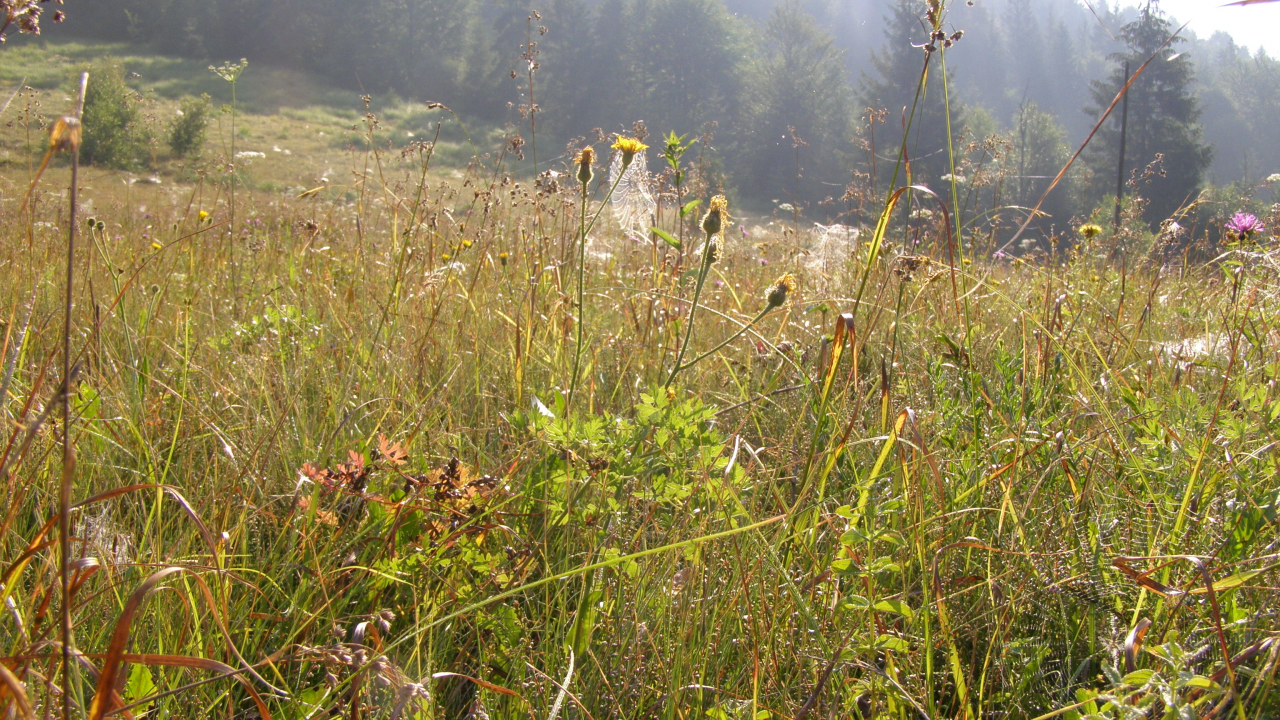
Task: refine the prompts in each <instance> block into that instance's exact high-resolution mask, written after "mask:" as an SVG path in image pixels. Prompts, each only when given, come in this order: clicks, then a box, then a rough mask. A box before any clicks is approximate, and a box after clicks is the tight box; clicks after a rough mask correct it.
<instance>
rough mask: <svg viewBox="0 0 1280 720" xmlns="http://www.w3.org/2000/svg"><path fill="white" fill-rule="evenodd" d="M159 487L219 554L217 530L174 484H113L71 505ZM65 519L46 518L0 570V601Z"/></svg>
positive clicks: (98, 501) (84, 505)
mask: <svg viewBox="0 0 1280 720" xmlns="http://www.w3.org/2000/svg"><path fill="white" fill-rule="evenodd" d="M155 488H161V489H163V490H164V491H165V492H167V493H169V495H170V496H171V497H173V498H174V499H175V500H177V501H178V504H179V505H181V506H182V509H183V511H185V512H186V513H187V515H188V516H190V517H191V519H192V520H193V521H194V522H195V523H196V527H197V528H198V529H199V530H200V535H201V537H203V538H204V541H205V544H207V545H208V546H209V552H210V554H212V555H214V556H215V557H216V552H215V549H216V544H215V541H214V539H213V534H212V533H210V532H209V528H207V527H206V526H205V524H204V523H203V522H202V521H201V520H200V516H199V515H197V514H196V511H195V509H194V508H192V507H191V503H189V502H187V499H186V498H184V497H183V496H182V493H180V492H178V489H177V488H174V487H172V486H169V485H157V484H155V483H142V484H138V485H126V486H124V487H118V488H112V489H111V490H106V491H104V492H101V493H98V494H97V495H94V496H93V497H91V498H87V499H85V500H81V501H80V502H78V503H76V504H74V505H72V506H71V509H72V510H78V509H80V508H83V507H86V506H89V505H94V504H96V503H100V502H104V501H106V500H110V499H112V498H117V497H120V496H121V495H127V494H128V493H131V492H136V491H138V490H150V489H155ZM61 519H62V514H61V513H58V514H56V515H54V516H53V517H51V518H49V519H48V520H47V521H45V524H44V525H43V526H42V527H41V528H40V530H39V531H38V532H37V533H36V534H35V535H34V536H32V538H31V540H30V541H28V542H27V547H26V548H25V549H24V550H23V551H22V553H21V554H20V555H19V556H18V559H17V560H15V561H14V562H13V563H11V564H10V565H9V567H8V568H6V569H5V571H4V573H2V574H0V588H2V589H0V602H3V601H4V600H5V598H7V597H8V596H9V593H10V592H12V588H13V579H14V578H15V577H16V576H17V575H18V574H20V573H21V572H22V570H23V569H24V568H26V566H27V563H29V562H31V558H32V557H34V556H35V555H36V553H38V552H40V551H41V550H43V549H45V548H47V547H49V546H50V545H51V544H52V542H46V541H45V537H47V536H48V534H49V532H50V531H51V530H53V528H54V527H55V526H57V525H58V523H59V522H60V521H61Z"/></svg>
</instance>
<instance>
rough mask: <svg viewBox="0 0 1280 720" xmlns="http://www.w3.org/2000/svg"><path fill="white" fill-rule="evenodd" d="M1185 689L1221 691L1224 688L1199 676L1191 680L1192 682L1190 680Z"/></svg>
mask: <svg viewBox="0 0 1280 720" xmlns="http://www.w3.org/2000/svg"><path fill="white" fill-rule="evenodd" d="M1184 687H1189V688H1203V689H1205V690H1219V689H1221V687H1222V686H1221V685H1218V683H1216V682H1214V681H1212V680H1210V679H1209V678H1207V677H1205V676H1203V675H1197V676H1195V677H1193V678H1191V679H1190V680H1188V681H1187V682H1186V685H1185V686H1184Z"/></svg>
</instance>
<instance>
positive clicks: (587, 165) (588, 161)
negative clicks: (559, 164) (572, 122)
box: [574, 145, 596, 185]
mask: <svg viewBox="0 0 1280 720" xmlns="http://www.w3.org/2000/svg"><path fill="white" fill-rule="evenodd" d="M595 161H596V150H595V148H593V147H591V146H590V145H587V146H586V147H584V148H582V150H581V151H579V152H578V157H576V158H574V162H575V163H577V165H578V182H580V183H582V184H583V185H590V184H591V178H592V176H593V175H594V173H593V171H592V169H591V166H592V165H593V164H595Z"/></svg>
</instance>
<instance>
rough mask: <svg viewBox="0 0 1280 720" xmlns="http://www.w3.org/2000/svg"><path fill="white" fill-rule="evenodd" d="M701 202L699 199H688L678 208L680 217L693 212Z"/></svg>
mask: <svg viewBox="0 0 1280 720" xmlns="http://www.w3.org/2000/svg"><path fill="white" fill-rule="evenodd" d="M701 204H702V201H701V200H690V201H689V202H687V203H685V204H684V207H682V208H680V217H685V216H686V215H688V214H689V213H691V212H693V211H694V210H695V209H696V208H697V207H698V206H699V205H701Z"/></svg>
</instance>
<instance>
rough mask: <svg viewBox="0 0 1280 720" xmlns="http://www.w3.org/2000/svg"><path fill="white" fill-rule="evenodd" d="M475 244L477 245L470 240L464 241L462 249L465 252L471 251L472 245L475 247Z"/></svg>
mask: <svg viewBox="0 0 1280 720" xmlns="http://www.w3.org/2000/svg"><path fill="white" fill-rule="evenodd" d="M474 244H475V243H473V242H471V241H470V240H463V241H462V249H463V250H469V249H471V246H472V245H474Z"/></svg>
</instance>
